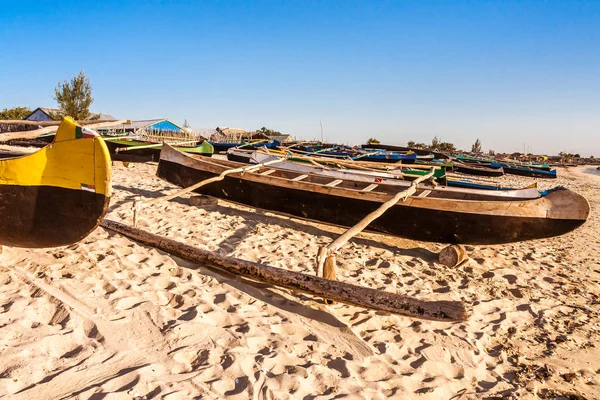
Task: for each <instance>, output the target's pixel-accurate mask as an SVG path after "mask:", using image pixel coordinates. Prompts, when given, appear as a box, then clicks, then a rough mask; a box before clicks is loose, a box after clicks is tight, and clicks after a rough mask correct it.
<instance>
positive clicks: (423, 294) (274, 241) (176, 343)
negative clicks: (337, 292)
mask: <svg viewBox="0 0 600 400" xmlns="http://www.w3.org/2000/svg"><path fill="white" fill-rule="evenodd" d="M585 168H586V167H579V168H570V169H562V168H561V169H559V171H558V174H559V178H558V179H557V180H549V181H547V180H542V179H540V180H537V181H538V184H539V186H540V188H542V189H546V188H549V187H553V186H555V185H563V186H566V187H568V188H570V189H572V190H574V191H576V192H578V193H580V194H582V195H584V196H585V197H586V198H587V199H588V201H589V202H590V205H591V214H590V218H589V220H588V221H587V222H586V223H585V224H584V225H583V226H582V227H581V228H579V229H576V230H575V231H573V232H571V233H569V234H567V235H564V236H561V237H556V238H551V239H544V240H536V241H529V242H520V243H514V244H508V245H498V246H467V250H468V251H469V256H470V259H469V261H468V262H466V263H465V264H463V265H461V266H460V267H457V268H448V267H446V266H443V265H442V264H439V263H438V262H437V254H438V252H439V251H440V250H441V249H442V248H444V247H445V245H444V244H441V243H440V244H438V243H425V242H416V241H411V240H404V239H399V238H393V237H386V236H383V235H379V234H373V233H364V234H361V235H360V236H359V237H358V238H356V239H354V240H352V241H351V242H350V243H348V244H347V245H346V246H344V247H343V248H342V250H341V251H340V252H339V254H338V263H339V265H338V267H339V270H338V279H340V280H343V281H344V282H350V283H354V284H358V285H363V286H368V287H372V288H377V289H381V290H387V291H392V292H398V293H402V294H406V295H410V296H416V297H419V298H423V299H431V300H463V301H464V302H465V303H466V304H467V305H468V307H469V311H470V317H469V319H468V320H467V321H465V322H460V323H441V322H432V321H426V320H418V319H411V318H407V317H402V316H398V315H390V314H386V313H381V312H375V311H369V310H364V309H360V308H356V307H351V306H346V305H343V304H337V303H336V304H332V305H328V304H326V303H325V302H324V301H323V300H322V299H318V298H312V297H311V296H308V295H304V294H299V293H295V292H292V291H289V290H286V289H280V288H277V287H274V286H270V285H266V284H261V283H256V282H253V281H250V280H247V279H244V278H241V277H238V276H234V275H230V274H226V273H223V272H219V271H216V270H214V269H210V268H208V267H206V266H203V265H196V264H193V263H190V262H187V261H184V260H181V259H179V258H176V257H172V256H170V255H169V254H166V253H164V252H161V251H158V250H156V249H153V248H149V247H147V246H144V245H141V244H138V243H136V242H135V241H132V240H130V239H128V238H125V237H122V236H120V235H118V234H115V233H112V232H109V231H106V230H105V229H103V228H98V229H96V230H95V231H94V232H93V233H92V234H91V235H90V236H88V237H87V238H85V239H84V240H83V241H81V242H80V243H77V244H74V245H71V246H68V247H63V248H53V249H36V250H29V249H18V248H10V247H4V249H3V252H2V254H1V255H0V283H1V284H2V285H1V286H0V397H2V396H4V397H5V398H10V399H27V400H30V399H67V398H76V399H169V400H171V399H190V398H205V399H213V398H215V399H216V398H225V397H227V398H231V399H307V400H308V399H333V398H345V399H384V398H419V399H420V398H423V399H463V400H464V399H480V398H484V399H492V398H498V399H500V398H526V399H537V398H571V399H598V398H600V386H599V385H600V343H599V340H598V338H599V337H600V313H599V309H600V308H599V304H600V175H593V174H589V173H586V172H585ZM155 172H156V164H136V165H133V166H130V167H128V168H126V167H124V166H123V165H122V164H121V163H116V165H115V166H114V177H113V190H114V194H113V198H112V200H111V207H110V212H109V214H108V216H107V218H108V219H112V220H115V221H121V222H123V223H126V224H131V222H132V214H133V213H132V204H131V202H132V200H133V199H134V198H136V197H138V196H139V197H142V198H151V197H157V196H160V195H165V194H168V193H170V192H171V191H173V190H174V189H175V187H174V186H172V185H170V184H168V183H166V182H164V181H162V180H160V179H158V178H157V177H156V176H155ZM499 181H502V182H504V183H506V184H512V185H518V186H525V185H527V184H529V183H531V182H532V181H533V180H532V179H530V178H515V177H508V176H507V177H504V178H501V179H500V180H499ZM188 197H189V196H184V197H183V198H181V199H177V200H174V201H169V202H163V203H159V204H156V205H153V206H150V207H148V208H146V209H144V210H143V212H142V214H141V219H140V224H139V226H140V227H141V228H143V229H146V230H148V231H150V232H153V233H156V234H159V235H163V236H166V237H169V238H172V239H175V240H178V241H181V242H184V243H186V244H189V245H193V246H196V247H199V248H203V249H208V250H212V251H215V252H219V253H221V254H226V255H231V256H235V257H238V258H242V259H245V260H250V261H256V262H261V263H263V264H267V265H270V266H275V267H279V268H283V269H288V270H292V271H299V272H305V273H310V274H314V264H315V255H316V254H317V250H318V248H319V246H322V245H324V244H327V243H329V242H331V241H332V240H333V239H334V238H335V237H337V235H339V234H340V233H341V232H343V230H342V229H340V228H337V227H332V226H327V225H323V224H318V223H313V222H306V221H302V220H299V219H294V218H290V217H287V216H282V215H279V214H275V213H271V212H266V211H261V210H255V209H252V208H249V207H244V206H240V205H235V204H232V203H228V202H225V201H222V200H219V201H218V204H214V205H207V206H190V205H188V201H187V198H188ZM424 223H427V222H426V221H424Z"/></svg>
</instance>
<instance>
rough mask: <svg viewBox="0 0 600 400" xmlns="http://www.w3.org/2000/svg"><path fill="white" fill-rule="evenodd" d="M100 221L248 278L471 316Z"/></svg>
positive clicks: (360, 302) (391, 308) (451, 304)
mask: <svg viewBox="0 0 600 400" xmlns="http://www.w3.org/2000/svg"><path fill="white" fill-rule="evenodd" d="M100 225H101V226H102V227H103V228H105V229H109V230H111V231H114V232H117V233H120V234H121V235H124V236H127V237H129V238H131V239H134V240H136V241H138V242H140V243H144V244H146V245H149V246H153V247H156V248H158V249H160V250H162V251H165V252H168V253H169V254H172V255H175V256H178V257H181V258H183V259H186V260H189V261H192V262H196V263H202V264H206V265H209V266H214V267H217V268H219V269H221V270H224V271H227V272H230V273H233V274H236V275H241V276H244V277H246V278H250V279H254V280H258V281H261V282H266V283H269V284H272V285H276V286H280V287H284V288H288V289H292V290H297V291H302V292H305V293H310V294H312V295H314V296H317V297H322V298H326V299H331V300H334V301H337V302H340V303H345V304H350V305H354V306H357V307H364V308H369V309H373V310H379V311H385V312H390V313H394V314H400V315H405V316H409V317H414V318H424V319H430V320H436V321H464V320H466V319H467V317H468V313H467V310H466V307H465V305H464V303H463V302H461V301H443V300H442V301H427V300H419V299H416V298H414V297H409V296H405V295H401V294H397V293H391V292H386V291H385V290H380V289H371V288H366V287H362V286H358V285H353V284H349V283H343V282H338V281H333V280H329V279H325V278H322V277H318V276H314V275H308V274H303V273H300V272H295V271H290V270H285V269H281V268H276V267H271V266H267V265H263V264H259V263H255V262H251V261H245V260H240V259H237V258H233V257H229V256H225V255H221V254H218V253H215V252H211V251H208V250H202V249H199V248H197V247H193V246H189V245H186V244H184V243H181V242H178V241H176V240H173V239H169V238H166V237H163V236H159V235H155V234H152V233H149V232H146V231H143V230H141V229H137V228H134V227H132V226H127V225H123V224H121V223H119V222H115V221H110V220H106V219H105V220H104V221H102V222H101V223H100Z"/></svg>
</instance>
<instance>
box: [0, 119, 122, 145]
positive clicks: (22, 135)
mask: <svg viewBox="0 0 600 400" xmlns="http://www.w3.org/2000/svg"><path fill="white" fill-rule="evenodd" d="M126 122H127V120H124V119H123V120H119V121H110V122H99V123H96V124H87V125H84V128H91V129H96V128H103V127H105V126H113V125H121V124H124V123H126ZM58 126H59V125H56V126H48V127H46V128H40V129H36V130H33V131H23V132H10V133H3V134H1V135H0V142H4V141H7V140H12V139H35V138H37V137H38V136H40V135H45V134H47V133H52V132H56V131H57V130H58Z"/></svg>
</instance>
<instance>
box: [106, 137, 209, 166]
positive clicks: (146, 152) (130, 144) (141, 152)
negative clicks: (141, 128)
mask: <svg viewBox="0 0 600 400" xmlns="http://www.w3.org/2000/svg"><path fill="white" fill-rule="evenodd" d="M153 144H155V143H146V142H138V141H133V140H106V147H108V151H109V152H110V155H111V157H112V160H113V161H126V162H148V161H158V160H159V159H160V149H161V148H160V146H159V147H144V148H137V147H141V146H147V145H153ZM122 149H127V150H126V151H118V150H122ZM178 149H180V150H183V151H193V152H194V154H198V155H201V156H204V157H212V154H213V153H202V152H200V151H199V148H198V147H178Z"/></svg>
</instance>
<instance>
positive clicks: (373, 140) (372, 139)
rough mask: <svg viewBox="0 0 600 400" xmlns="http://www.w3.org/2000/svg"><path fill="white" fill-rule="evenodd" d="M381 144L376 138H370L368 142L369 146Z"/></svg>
mask: <svg viewBox="0 0 600 400" xmlns="http://www.w3.org/2000/svg"><path fill="white" fill-rule="evenodd" d="M379 143H381V142H380V141H379V140H377V139H375V138H374V137H372V138H369V140H367V144H379Z"/></svg>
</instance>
